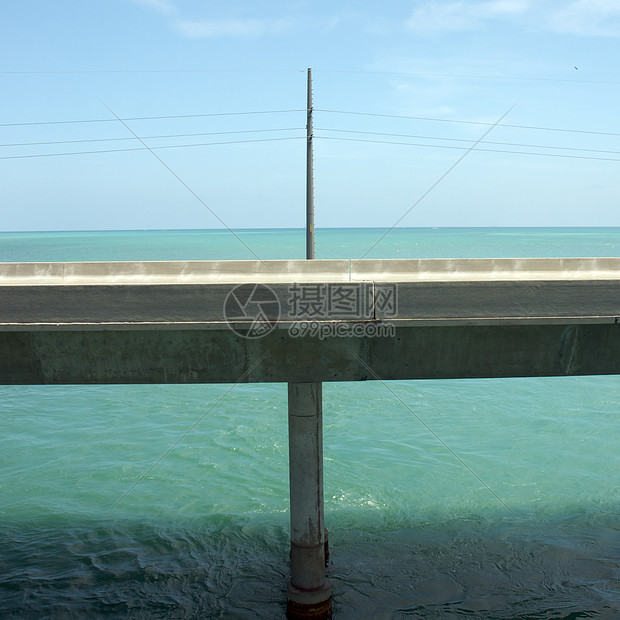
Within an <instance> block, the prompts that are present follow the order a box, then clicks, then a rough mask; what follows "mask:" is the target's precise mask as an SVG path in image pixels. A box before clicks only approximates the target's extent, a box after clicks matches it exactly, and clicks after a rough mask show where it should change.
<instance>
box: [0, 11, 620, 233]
mask: <svg viewBox="0 0 620 620" xmlns="http://www.w3.org/2000/svg"><path fill="white" fill-rule="evenodd" d="M0 59H1V60H0V84H1V92H2V97H0V187H1V190H0V201H1V202H0V231H28V230H43V231H46V230H49V231H52V230H117V229H120V230H128V229H212V228H230V229H242V228H301V227H303V226H304V225H305V200H306V143H307V140H306V121H307V112H306V107H307V81H308V80H307V77H308V76H307V69H308V68H311V69H312V84H313V113H312V119H313V128H314V132H313V147H314V183H315V186H314V187H315V190H314V192H315V224H316V226H317V227H319V228H328V227H367V226H372V227H392V226H395V225H396V226H436V227H451V226H459V227H460V226H620V209H619V208H618V207H619V206H620V116H619V113H618V110H620V63H619V62H618V61H619V59H620V0H562V1H559V0H535V1H534V0H471V1H470V0H454V1H451V0H448V1H445V2H438V1H426V0H409V1H405V0H382V1H381V2H377V1H375V2H370V1H366V0H329V1H326V0H311V1H310V0H287V1H283V0H270V1H266V0H227V1H226V2H210V1H199V0H54V2H50V1H49V0H5V1H4V2H2V3H1V4H0Z"/></svg>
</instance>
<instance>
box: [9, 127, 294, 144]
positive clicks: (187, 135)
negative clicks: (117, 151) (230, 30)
mask: <svg viewBox="0 0 620 620" xmlns="http://www.w3.org/2000/svg"><path fill="white" fill-rule="evenodd" d="M302 129H304V127H284V128H279V129H247V130H244V131H209V132H201V133H176V134H166V135H158V136H140V138H138V139H143V140H160V139H167V138H192V137H198V136H222V135H240V134H247V133H272V132H274V133H275V132H278V131H301V130H302ZM128 140H136V138H133V137H126V138H88V139H83V140H51V141H47V142H13V143H9V144H0V147H17V146H49V145H52V144H85V143H89V142H123V141H124V142H127V141H128Z"/></svg>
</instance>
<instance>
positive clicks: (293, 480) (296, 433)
mask: <svg viewBox="0 0 620 620" xmlns="http://www.w3.org/2000/svg"><path fill="white" fill-rule="evenodd" d="M288 431H289V473H290V485H291V487H290V492H291V581H290V583H289V586H288V605H287V609H286V615H287V618H289V619H291V620H293V619H298V618H313V619H316V620H319V619H324V618H331V613H332V608H331V586H330V584H329V581H327V580H326V579H325V524H324V513H323V404H322V385H321V384H320V383H289V384H288Z"/></svg>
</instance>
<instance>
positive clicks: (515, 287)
mask: <svg viewBox="0 0 620 620" xmlns="http://www.w3.org/2000/svg"><path fill="white" fill-rule="evenodd" d="M619 316H620V258H538V259H534V258H522V259H418V260H374V259H373V260H358V261H355V260H312V261H299V260H290V261H259V260H255V261H174V262H98V263H0V384H12V385H20V384H21V385H25V384H88V383H96V384H118V383H123V384H134V383H239V382H256V383H260V382H283V383H287V384H288V399H289V400H288V409H289V411H288V415H289V470H290V493H291V581H290V583H289V587H288V607H287V615H288V616H289V618H309V617H312V618H327V617H330V615H331V587H330V584H329V581H328V580H327V578H326V573H325V556H326V534H325V524H324V516H323V457H322V454H323V447H322V393H321V384H322V383H323V382H325V381H365V380H380V381H388V380H393V379H449V378H474V377H534V376H560V375H588V374H620V326H619V325H618V320H619V319H618V317H619Z"/></svg>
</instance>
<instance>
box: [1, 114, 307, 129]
mask: <svg viewBox="0 0 620 620" xmlns="http://www.w3.org/2000/svg"><path fill="white" fill-rule="evenodd" d="M305 111H306V110H259V111H253V112H210V113H208V114H173V115H170V116H133V117H128V118H122V119H121V120H122V121H126V122H129V121H155V120H168V119H179V118H206V117H210V116H249V115H252V114H290V113H297V112H305ZM115 122H117V121H116V119H115V118H95V119H78V120H69V121H34V122H28V123H0V127H29V126H33V125H77V124H83V123H115Z"/></svg>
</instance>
